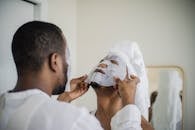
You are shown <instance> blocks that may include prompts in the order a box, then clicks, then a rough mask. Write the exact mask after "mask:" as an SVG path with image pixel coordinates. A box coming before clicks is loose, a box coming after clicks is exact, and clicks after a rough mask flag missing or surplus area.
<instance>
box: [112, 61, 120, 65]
mask: <svg viewBox="0 0 195 130" xmlns="http://www.w3.org/2000/svg"><path fill="white" fill-rule="evenodd" d="M110 62H111V63H112V64H115V65H118V62H117V61H115V60H110Z"/></svg>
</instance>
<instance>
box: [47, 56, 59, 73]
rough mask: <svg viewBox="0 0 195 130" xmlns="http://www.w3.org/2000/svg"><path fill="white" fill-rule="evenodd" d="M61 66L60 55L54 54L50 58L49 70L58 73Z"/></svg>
mask: <svg viewBox="0 0 195 130" xmlns="http://www.w3.org/2000/svg"><path fill="white" fill-rule="evenodd" d="M59 65H60V55H59V54H57V53H52V54H51V55H50V56H49V68H50V69H51V70H52V71H53V72H57V71H58V69H59Z"/></svg>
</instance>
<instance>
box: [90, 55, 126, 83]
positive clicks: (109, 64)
mask: <svg viewBox="0 0 195 130" xmlns="http://www.w3.org/2000/svg"><path fill="white" fill-rule="evenodd" d="M125 75H126V63H125V62H124V61H123V60H122V59H121V58H120V57H118V56H116V55H110V56H109V55H108V56H106V57H105V58H104V59H102V60H101V61H100V63H99V64H98V65H97V67H96V68H95V69H94V71H93V72H92V74H91V76H90V81H91V82H95V83H97V84H99V85H100V86H106V87H110V86H114V85H115V82H114V77H118V78H120V79H124V78H125Z"/></svg>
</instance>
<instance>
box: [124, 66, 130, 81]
mask: <svg viewBox="0 0 195 130" xmlns="http://www.w3.org/2000/svg"><path fill="white" fill-rule="evenodd" d="M126 72H127V73H126V76H125V79H129V73H128V68H127V67H126Z"/></svg>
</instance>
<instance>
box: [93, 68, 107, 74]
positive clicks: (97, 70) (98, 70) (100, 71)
mask: <svg viewBox="0 0 195 130" xmlns="http://www.w3.org/2000/svg"><path fill="white" fill-rule="evenodd" d="M94 72H99V73H102V74H105V72H104V71H103V70H101V69H96V70H95V71H94Z"/></svg>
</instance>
